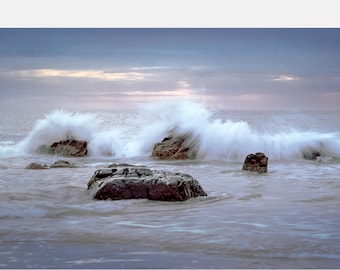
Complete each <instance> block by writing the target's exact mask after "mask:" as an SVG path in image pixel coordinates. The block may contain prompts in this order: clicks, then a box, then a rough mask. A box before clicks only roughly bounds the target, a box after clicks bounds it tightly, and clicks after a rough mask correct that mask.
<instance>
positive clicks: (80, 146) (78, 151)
mask: <svg viewBox="0 0 340 270" xmlns="http://www.w3.org/2000/svg"><path fill="white" fill-rule="evenodd" d="M50 149H51V150H52V151H53V152H54V153H55V154H57V155H62V156H74V157H83V156H86V155H87V142H86V141H77V140H66V141H60V142H55V143H53V144H52V145H51V146H50Z"/></svg>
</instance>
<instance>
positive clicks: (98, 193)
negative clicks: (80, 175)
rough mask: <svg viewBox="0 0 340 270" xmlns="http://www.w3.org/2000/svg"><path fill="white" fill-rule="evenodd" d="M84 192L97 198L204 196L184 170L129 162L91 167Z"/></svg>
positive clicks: (171, 199)
mask: <svg viewBox="0 0 340 270" xmlns="http://www.w3.org/2000/svg"><path fill="white" fill-rule="evenodd" d="M88 193H89V195H90V196H91V197H92V198H94V199H97V200H107V199H111V200H122V199H149V200H160V201H185V200H187V199H190V198H192V197H198V196H207V194H206V193H205V191H204V190H203V188H202V187H201V185H200V183H199V182H198V181H197V180H196V179H194V178H193V177H191V176H190V175H188V174H182V173H172V172H168V171H156V170H155V171H153V170H150V169H148V168H147V167H143V166H131V165H130V166H122V167H120V166H117V167H115V168H112V167H111V168H105V169H99V170H97V171H95V173H94V175H93V176H92V178H91V179H90V181H89V182H88Z"/></svg>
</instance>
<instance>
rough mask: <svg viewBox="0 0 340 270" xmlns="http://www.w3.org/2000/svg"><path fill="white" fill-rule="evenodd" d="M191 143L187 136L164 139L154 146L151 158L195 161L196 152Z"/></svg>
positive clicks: (190, 137)
mask: <svg viewBox="0 0 340 270" xmlns="http://www.w3.org/2000/svg"><path fill="white" fill-rule="evenodd" d="M192 142H193V140H192V136H190V135H189V134H187V135H182V136H176V137H171V136H170V137H166V138H164V139H163V141H162V142H160V143H156V144H155V145H154V147H153V151H152V156H153V157H156V158H159V159H195V158H196V156H197V151H196V150H195V149H194V145H193V143H192Z"/></svg>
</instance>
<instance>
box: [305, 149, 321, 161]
mask: <svg viewBox="0 0 340 270" xmlns="http://www.w3.org/2000/svg"><path fill="white" fill-rule="evenodd" d="M302 155H303V158H304V159H308V160H316V159H318V158H319V157H321V153H320V152H319V151H316V150H310V149H309V150H304V151H303V152H302Z"/></svg>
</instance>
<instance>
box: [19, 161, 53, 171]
mask: <svg viewBox="0 0 340 270" xmlns="http://www.w3.org/2000/svg"><path fill="white" fill-rule="evenodd" d="M25 169H30V170H42V169H49V167H48V166H47V165H46V164H40V163H36V162H32V163H30V164H28V165H27V166H26V167H25Z"/></svg>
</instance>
